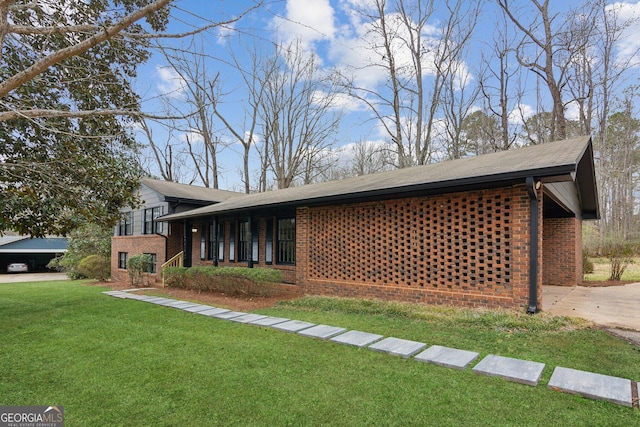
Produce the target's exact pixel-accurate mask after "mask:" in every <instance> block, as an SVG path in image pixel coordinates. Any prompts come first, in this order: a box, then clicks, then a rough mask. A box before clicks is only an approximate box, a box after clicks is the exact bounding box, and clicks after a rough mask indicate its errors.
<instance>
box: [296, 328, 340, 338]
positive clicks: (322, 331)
mask: <svg viewBox="0 0 640 427" xmlns="http://www.w3.org/2000/svg"><path fill="white" fill-rule="evenodd" d="M344 331H346V329H345V328H340V327H337V326H329V325H316V326H312V327H311V328H309V329H303V330H302V331H300V332H298V334H300V335H304V336H305V337H312V338H320V339H322V340H326V339H329V338H331V337H333V336H336V335H338V334H341V333H343V332H344Z"/></svg>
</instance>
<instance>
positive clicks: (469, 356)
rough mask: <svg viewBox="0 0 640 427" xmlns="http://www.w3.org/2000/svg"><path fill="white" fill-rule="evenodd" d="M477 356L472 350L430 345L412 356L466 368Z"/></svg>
mask: <svg viewBox="0 0 640 427" xmlns="http://www.w3.org/2000/svg"><path fill="white" fill-rule="evenodd" d="M477 358H478V353H476V352H474V351H467V350H458V349H457V348H449V347H442V346H439V345H432V346H431V347H429V348H428V349H426V350H425V351H423V352H422V353H420V354H418V355H416V357H415V358H414V359H415V360H417V361H419V362H427V363H433V364H436V365H439V366H445V367H447V368H453V369H460V370H462V369H466V368H467V366H469V364H470V363H471V362H473V361H474V360H476V359H477Z"/></svg>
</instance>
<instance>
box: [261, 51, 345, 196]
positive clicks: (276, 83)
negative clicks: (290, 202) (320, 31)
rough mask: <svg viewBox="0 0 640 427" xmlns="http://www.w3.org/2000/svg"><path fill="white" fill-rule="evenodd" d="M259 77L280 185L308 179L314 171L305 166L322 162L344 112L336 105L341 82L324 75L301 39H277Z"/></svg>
mask: <svg viewBox="0 0 640 427" xmlns="http://www.w3.org/2000/svg"><path fill="white" fill-rule="evenodd" d="M260 82H261V84H262V85H263V86H264V94H263V97H262V99H261V103H260V121H261V124H262V137H263V139H264V144H263V147H264V148H265V149H266V150H265V152H264V153H263V156H264V159H265V161H266V163H265V164H266V165H267V166H268V168H269V170H270V172H271V173H272V174H273V176H274V179H275V181H276V183H277V188H279V189H281V188H287V187H290V186H292V185H293V184H294V181H295V180H296V179H297V178H300V177H303V178H304V180H305V181H309V180H310V178H311V177H312V174H311V172H309V171H307V170H306V169H307V168H308V167H311V166H313V167H314V168H315V169H316V170H317V169H319V168H322V167H323V163H322V162H320V161H319V160H320V159H321V158H322V155H323V153H324V151H325V150H326V149H327V148H329V147H330V146H331V143H332V138H333V137H334V134H335V132H336V130H337V127H338V124H339V121H340V118H341V115H340V113H339V112H338V111H337V110H336V109H335V106H334V98H335V96H336V94H337V91H336V88H335V87H334V85H333V82H332V80H331V79H329V78H322V76H321V75H320V73H319V70H318V68H317V64H316V60H315V57H314V56H313V55H308V54H307V53H306V52H305V51H304V50H303V49H302V45H301V44H300V42H299V41H294V42H292V43H291V44H289V45H287V46H280V45H276V49H275V52H274V54H273V56H272V57H271V58H270V59H269V61H267V63H266V66H265V67H264V68H263V70H262V71H261V72H260ZM305 165H306V167H305ZM313 173H316V171H314V172H313Z"/></svg>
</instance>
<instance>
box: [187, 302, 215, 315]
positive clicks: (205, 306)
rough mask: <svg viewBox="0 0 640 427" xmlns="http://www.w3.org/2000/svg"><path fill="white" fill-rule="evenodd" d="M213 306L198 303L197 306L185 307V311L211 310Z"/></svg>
mask: <svg viewBox="0 0 640 427" xmlns="http://www.w3.org/2000/svg"><path fill="white" fill-rule="evenodd" d="M212 308H213V307H211V306H210V305H204V304H202V305H196V306H195V307H188V308H184V309H183V310H184V311H188V312H189V313H198V312H201V311H206V310H211V309H212Z"/></svg>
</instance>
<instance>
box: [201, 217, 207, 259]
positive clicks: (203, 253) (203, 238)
mask: <svg viewBox="0 0 640 427" xmlns="http://www.w3.org/2000/svg"><path fill="white" fill-rule="evenodd" d="M206 231H207V226H206V225H204V224H202V231H201V232H200V260H202V261H203V260H204V259H205V257H206V256H207V232H206Z"/></svg>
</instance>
